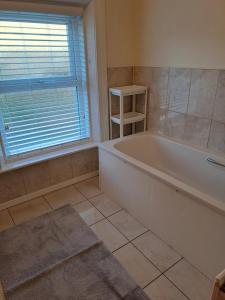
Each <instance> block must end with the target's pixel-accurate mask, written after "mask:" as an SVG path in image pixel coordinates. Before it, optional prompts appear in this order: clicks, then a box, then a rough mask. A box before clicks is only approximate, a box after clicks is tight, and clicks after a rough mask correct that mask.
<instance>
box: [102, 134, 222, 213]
mask: <svg viewBox="0 0 225 300" xmlns="http://www.w3.org/2000/svg"><path fill="white" fill-rule="evenodd" d="M138 136H151V137H154V138H156V139H164V140H167V141H168V142H172V143H175V144H178V145H182V146H186V147H188V148H192V149H194V150H195V151H199V152H201V153H204V154H205V155H206V156H214V157H215V158H218V159H221V158H222V159H224V158H225V157H223V156H219V155H218V153H212V152H208V151H204V150H203V149H201V148H198V147H193V146H191V145H189V144H187V143H180V142H178V141H177V140H174V139H169V138H166V137H164V136H161V135H157V134H154V133H151V132H145V133H141V134H140V133H139V134H135V135H133V136H127V137H123V138H118V139H114V140H110V141H106V142H103V143H100V144H99V148H100V149H101V150H104V151H106V152H109V153H110V154H112V155H113V156H116V157H117V158H119V159H120V160H122V161H123V162H124V163H128V164H130V165H132V166H133V167H135V168H136V169H138V170H141V171H143V172H144V173H145V174H147V175H148V176H153V177H155V178H157V179H158V180H160V181H161V182H163V183H165V184H167V185H169V186H171V187H172V188H174V189H175V190H176V192H177V193H184V194H186V195H188V196H190V197H191V198H192V199H193V200H194V201H198V202H199V203H201V204H203V205H205V206H208V207H210V208H212V209H213V210H215V211H216V212H217V213H219V214H222V215H223V216H225V203H223V202H221V201H220V200H217V199H215V198H213V197H212V196H209V195H207V194H206V193H204V192H201V191H200V190H198V189H197V188H195V187H192V186H190V185H188V184H186V183H184V182H182V181H181V180H179V179H176V178H174V177H173V176H172V175H169V174H166V173H165V172H163V171H160V170H159V169H157V168H155V167H152V166H150V165H148V164H146V163H143V162H141V161H139V160H137V159H136V158H133V157H132V156H130V155H128V154H125V153H123V152H122V151H119V150H118V149H117V148H115V145H116V144H118V143H120V142H122V141H125V140H128V139H133V138H135V137H138Z"/></svg>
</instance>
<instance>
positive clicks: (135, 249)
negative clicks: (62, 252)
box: [0, 177, 212, 300]
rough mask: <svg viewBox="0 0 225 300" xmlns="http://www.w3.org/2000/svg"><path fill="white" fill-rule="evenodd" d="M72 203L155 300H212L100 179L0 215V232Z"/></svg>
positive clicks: (204, 285)
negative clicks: (109, 193)
mask: <svg viewBox="0 0 225 300" xmlns="http://www.w3.org/2000/svg"><path fill="white" fill-rule="evenodd" d="M67 203H71V204H72V205H73V207H74V208H75V210H76V211H77V212H78V213H79V214H80V216H81V217H82V218H83V219H84V221H85V222H86V223H87V224H88V225H89V226H91V228H92V230H93V231H94V232H95V233H96V234H97V235H98V236H99V238H100V239H102V240H103V241H104V243H105V245H106V246H107V247H108V248H109V250H110V251H111V252H112V253H113V254H114V255H115V257H116V258H117V259H118V260H119V261H120V263H121V264H122V265H123V266H124V268H125V269H126V270H127V271H128V272H129V273H130V275H131V276H132V277H133V278H134V279H135V280H136V282H137V283H138V284H139V285H140V286H141V287H142V288H143V289H144V291H145V292H146V294H147V295H149V297H150V298H151V299H152V300H185V299H186V300H187V299H189V300H209V299H210V289H211V286H212V283H211V282H210V281H209V280H208V279H207V278H206V277H205V276H204V275H202V274H201V273H200V272H199V271H198V270H197V269H195V268H194V267H193V266H192V265H190V264H189V263H188V262H187V261H186V260H185V259H184V258H182V257H181V256H180V255H179V254H178V253H177V252H176V251H175V250H173V249H172V248H171V247H169V246H168V245H167V244H165V243H164V242H163V241H161V240H160V239H159V238H158V237H157V236H155V235H154V234H153V233H152V232H151V231H149V230H148V229H146V228H145V227H144V226H143V225H142V224H140V223H139V222H138V221H137V220H135V219H134V218H133V217H132V216H130V215H129V214H128V213H127V212H126V211H124V210H123V209H121V208H120V207H119V206H118V205H117V204H116V203H114V202H112V201H111V200H110V199H109V198H108V197H106V195H104V194H102V193H101V191H100V190H99V187H98V177H95V178H92V179H89V180H86V181H84V182H81V183H79V184H76V185H74V186H70V187H67V188H64V189H61V190H59V191H56V192H53V193H49V194H46V195H44V196H43V197H40V198H37V199H33V200H31V201H28V202H25V203H22V204H19V205H16V206H14V207H11V208H10V209H8V210H3V211H0V231H1V230H5V229H7V228H9V227H12V226H14V224H19V223H21V222H24V221H26V220H29V219H31V218H34V217H37V216H39V215H41V214H43V213H46V212H48V211H50V210H51V209H55V208H58V207H60V206H62V205H65V204H67Z"/></svg>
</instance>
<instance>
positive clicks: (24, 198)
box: [0, 171, 99, 211]
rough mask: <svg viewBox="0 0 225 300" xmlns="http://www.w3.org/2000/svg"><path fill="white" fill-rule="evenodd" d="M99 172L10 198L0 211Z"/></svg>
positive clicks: (0, 205) (1, 206) (0, 207)
mask: <svg viewBox="0 0 225 300" xmlns="http://www.w3.org/2000/svg"><path fill="white" fill-rule="evenodd" d="M98 174H99V172H98V171H94V172H91V173H87V174H85V175H82V176H78V177H74V178H72V179H69V180H66V181H64V182H60V183H58V184H55V185H52V186H49V187H47V188H44V189H41V190H39V191H36V192H34V193H30V194H27V195H24V196H22V197H18V198H15V199H13V200H9V201H7V202H5V203H2V204H0V211H1V210H4V209H7V208H10V207H12V206H15V205H18V204H21V203H23V202H26V201H29V200H32V199H35V198H38V197H41V196H44V195H45V194H48V193H51V192H54V191H56V190H59V189H62V188H64V187H67V186H70V185H73V184H75V183H78V182H81V181H84V180H86V179H90V178H92V177H95V176H97V175H98Z"/></svg>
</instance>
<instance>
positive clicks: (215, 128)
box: [208, 121, 225, 153]
mask: <svg viewBox="0 0 225 300" xmlns="http://www.w3.org/2000/svg"><path fill="white" fill-rule="evenodd" d="M208 147H209V149H211V150H213V151H221V152H223V153H225V123H221V122H216V121H213V122H212V125H211V130H210V136H209V144H208Z"/></svg>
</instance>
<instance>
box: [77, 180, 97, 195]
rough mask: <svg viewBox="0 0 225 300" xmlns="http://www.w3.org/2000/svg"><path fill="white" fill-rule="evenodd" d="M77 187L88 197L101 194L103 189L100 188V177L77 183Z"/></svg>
mask: <svg viewBox="0 0 225 300" xmlns="http://www.w3.org/2000/svg"><path fill="white" fill-rule="evenodd" d="M75 187H76V188H77V189H78V190H79V191H80V192H81V193H82V194H83V195H84V196H85V197H86V198H92V197H95V196H97V195H99V194H101V191H100V189H99V184H98V177H94V178H91V179H88V180H85V181H82V182H80V183H77V184H75Z"/></svg>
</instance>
